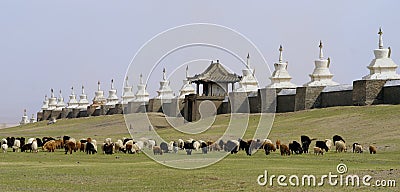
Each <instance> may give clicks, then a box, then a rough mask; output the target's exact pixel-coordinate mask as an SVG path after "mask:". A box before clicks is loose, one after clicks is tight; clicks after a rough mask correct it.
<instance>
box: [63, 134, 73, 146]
mask: <svg viewBox="0 0 400 192" xmlns="http://www.w3.org/2000/svg"><path fill="white" fill-rule="evenodd" d="M69 139H71V137H70V136H68V135H64V136H63V143H64V144H65V142H66V141H68V140H69Z"/></svg>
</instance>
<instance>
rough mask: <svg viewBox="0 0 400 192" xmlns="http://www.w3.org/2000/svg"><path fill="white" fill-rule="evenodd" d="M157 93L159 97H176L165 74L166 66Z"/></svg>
mask: <svg viewBox="0 0 400 192" xmlns="http://www.w3.org/2000/svg"><path fill="white" fill-rule="evenodd" d="M157 93H158V96H157V97H156V98H157V99H173V98H174V97H175V96H174V92H173V91H172V89H171V87H170V86H169V81H168V80H167V77H166V74H165V68H164V69H163V79H162V81H160V89H159V90H158V91H157Z"/></svg>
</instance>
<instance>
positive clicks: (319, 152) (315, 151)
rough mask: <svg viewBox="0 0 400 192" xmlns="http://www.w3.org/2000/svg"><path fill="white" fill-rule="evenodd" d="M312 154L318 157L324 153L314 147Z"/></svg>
mask: <svg viewBox="0 0 400 192" xmlns="http://www.w3.org/2000/svg"><path fill="white" fill-rule="evenodd" d="M314 154H315V155H319V154H321V155H324V151H323V150H322V149H321V148H319V147H314Z"/></svg>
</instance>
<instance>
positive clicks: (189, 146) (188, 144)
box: [183, 140, 196, 155]
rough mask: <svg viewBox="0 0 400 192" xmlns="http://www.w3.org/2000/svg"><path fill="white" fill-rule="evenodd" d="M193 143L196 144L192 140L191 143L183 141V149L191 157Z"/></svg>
mask: <svg viewBox="0 0 400 192" xmlns="http://www.w3.org/2000/svg"><path fill="white" fill-rule="evenodd" d="M194 142H196V141H194V140H193V141H185V144H184V145H183V147H184V148H185V150H186V154H187V155H192V151H193V149H194V147H193V143H194Z"/></svg>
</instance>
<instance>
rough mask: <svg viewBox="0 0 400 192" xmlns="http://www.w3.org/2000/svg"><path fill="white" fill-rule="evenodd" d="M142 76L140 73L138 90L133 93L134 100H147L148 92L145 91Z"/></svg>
mask: <svg viewBox="0 0 400 192" xmlns="http://www.w3.org/2000/svg"><path fill="white" fill-rule="evenodd" d="M142 78H143V76H142V74H140V77H139V84H138V86H137V87H138V90H137V92H136V95H135V99H134V102H149V93H148V92H147V91H146V85H145V84H143V79H142Z"/></svg>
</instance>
